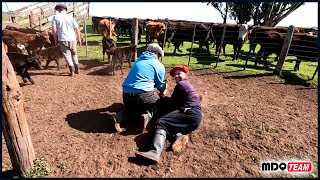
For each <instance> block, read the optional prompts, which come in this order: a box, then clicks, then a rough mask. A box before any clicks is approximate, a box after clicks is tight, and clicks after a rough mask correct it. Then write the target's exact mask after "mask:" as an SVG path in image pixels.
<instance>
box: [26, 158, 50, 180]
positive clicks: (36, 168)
mask: <svg viewBox="0 0 320 180" xmlns="http://www.w3.org/2000/svg"><path fill="white" fill-rule="evenodd" d="M33 164H34V165H33V168H32V170H31V171H30V172H29V173H27V174H26V175H25V177H26V178H42V177H45V176H47V175H48V174H49V173H50V172H51V169H50V168H49V167H48V163H47V162H46V160H45V159H35V160H34V161H33Z"/></svg>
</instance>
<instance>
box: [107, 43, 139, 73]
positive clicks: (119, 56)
mask: <svg viewBox="0 0 320 180" xmlns="http://www.w3.org/2000/svg"><path fill="white" fill-rule="evenodd" d="M136 52H137V46H136V45H132V44H131V45H130V46H128V47H121V48H115V49H114V52H113V54H114V55H113V57H112V69H113V75H115V72H114V71H115V69H116V67H117V65H118V66H119V67H120V70H121V74H123V72H122V64H123V62H124V61H125V60H128V64H129V67H130V68H131V60H132V58H133V56H134V54H135V53H136Z"/></svg>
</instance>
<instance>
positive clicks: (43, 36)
mask: <svg viewBox="0 0 320 180" xmlns="http://www.w3.org/2000/svg"><path fill="white" fill-rule="evenodd" d="M36 36H37V38H38V39H40V40H41V41H42V42H43V43H44V44H46V43H51V41H50V36H49V33H48V32H47V31H43V32H37V33H36Z"/></svg>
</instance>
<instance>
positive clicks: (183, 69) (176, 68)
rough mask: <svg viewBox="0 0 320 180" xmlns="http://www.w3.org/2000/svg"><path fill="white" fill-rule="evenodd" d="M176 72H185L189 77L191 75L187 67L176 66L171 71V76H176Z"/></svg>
mask: <svg viewBox="0 0 320 180" xmlns="http://www.w3.org/2000/svg"><path fill="white" fill-rule="evenodd" d="M176 70H181V71H183V72H185V73H186V75H187V76H188V75H189V69H188V67H186V66H174V67H173V68H172V69H171V70H170V75H171V76H172V77H173V76H174V72H175V71H176Z"/></svg>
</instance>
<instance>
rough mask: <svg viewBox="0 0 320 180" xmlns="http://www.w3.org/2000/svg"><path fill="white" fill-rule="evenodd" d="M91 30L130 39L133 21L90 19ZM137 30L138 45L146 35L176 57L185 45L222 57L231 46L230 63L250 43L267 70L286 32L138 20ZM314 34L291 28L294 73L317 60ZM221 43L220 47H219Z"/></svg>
mask: <svg viewBox="0 0 320 180" xmlns="http://www.w3.org/2000/svg"><path fill="white" fill-rule="evenodd" d="M110 25H111V26H110ZM224 26H226V30H225V35H224V36H222V34H223V30H224ZM92 28H93V29H95V30H97V31H99V32H100V33H101V34H102V35H103V36H104V37H105V38H104V40H107V39H109V38H110V33H112V34H113V35H117V34H119V35H121V34H123V33H124V32H127V31H128V32H129V35H130V38H131V39H132V33H133V32H132V19H123V18H112V17H109V18H103V17H95V16H93V17H92ZM138 29H139V32H138V39H139V41H138V42H141V34H142V32H143V31H145V32H146V44H148V43H151V42H153V41H154V40H155V39H156V40H157V41H158V43H159V45H160V46H163V43H168V46H169V45H170V43H172V44H173V45H174V47H175V48H174V51H173V54H176V51H177V50H178V51H179V52H182V51H181V50H180V49H179V47H180V46H181V45H182V44H183V42H184V41H188V42H192V41H194V42H199V46H200V49H201V48H202V46H206V48H207V52H209V45H210V44H211V43H212V44H213V47H214V46H216V51H215V54H216V55H217V54H218V52H221V49H222V50H223V54H224V55H225V47H226V45H227V44H230V45H233V48H234V55H233V60H236V59H237V58H238V56H239V52H240V50H241V48H242V46H243V44H244V43H245V42H246V41H247V40H249V43H250V51H249V52H250V53H251V52H253V54H254V55H255V56H256V59H255V64H257V63H258V62H259V63H260V62H261V59H263V64H264V65H265V66H267V57H268V56H269V55H270V54H273V53H275V54H276V55H277V57H276V59H275V60H277V58H278V56H279V55H280V53H281V50H282V46H283V43H284V39H285V37H286V33H287V30H288V28H286V27H267V26H248V25H246V24H227V25H224V24H216V23H200V22H188V21H169V20H157V21H153V20H150V19H147V20H142V19H139V21H138ZM317 33H318V32H317V30H315V29H312V28H309V29H308V28H297V27H295V28H294V33H293V37H292V41H291V46H290V48H289V52H288V55H291V56H296V57H297V61H296V65H295V67H294V70H295V71H297V70H299V64H300V62H301V60H310V61H315V60H317V58H318V36H317ZM222 38H223V39H222ZM222 40H223V43H222V44H221V41H222ZM132 42H133V41H132ZM257 44H260V50H259V51H258V52H257V53H255V48H256V45H257ZM221 45H222V47H221Z"/></svg>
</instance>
